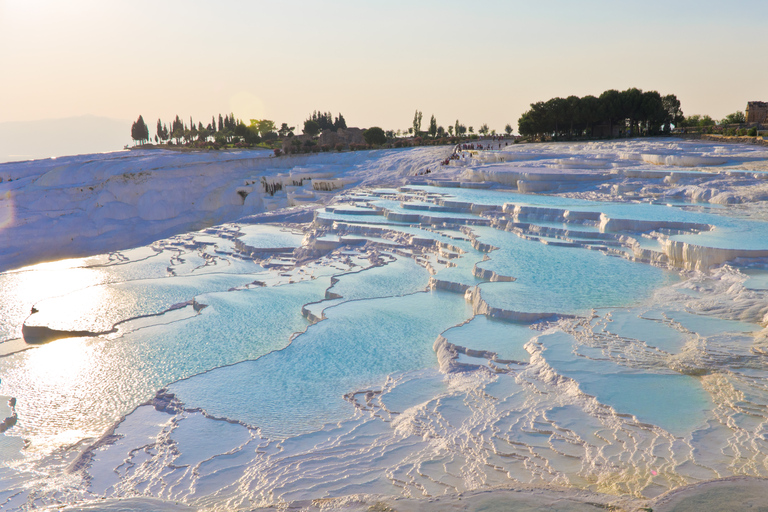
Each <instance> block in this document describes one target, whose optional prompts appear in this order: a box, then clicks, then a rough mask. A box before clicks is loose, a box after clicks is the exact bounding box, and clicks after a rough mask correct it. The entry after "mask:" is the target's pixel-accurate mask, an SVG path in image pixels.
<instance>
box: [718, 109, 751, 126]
mask: <svg viewBox="0 0 768 512" xmlns="http://www.w3.org/2000/svg"><path fill="white" fill-rule="evenodd" d="M746 122H747V118H746V117H745V116H744V112H742V111H741V110H737V111H736V112H734V113H733V114H728V115H727V116H725V117H724V118H723V120H722V121H720V124H744V123H746Z"/></svg>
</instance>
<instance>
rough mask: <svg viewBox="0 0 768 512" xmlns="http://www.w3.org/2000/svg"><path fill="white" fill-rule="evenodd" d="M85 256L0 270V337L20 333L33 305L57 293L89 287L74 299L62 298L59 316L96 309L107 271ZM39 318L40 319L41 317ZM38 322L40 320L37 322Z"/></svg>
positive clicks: (100, 300) (80, 313)
mask: <svg viewBox="0 0 768 512" xmlns="http://www.w3.org/2000/svg"><path fill="white" fill-rule="evenodd" d="M87 261H88V260H87V259H84V258H77V259H68V260H61V261H56V262H51V263H40V264H37V265H32V266H29V267H24V268H20V269H18V270H14V271H10V272H4V273H2V274H0V340H3V339H10V338H15V337H19V336H20V335H21V332H20V329H21V324H22V323H23V322H24V320H25V319H26V318H27V317H28V316H29V315H30V313H31V309H32V307H33V306H35V305H36V304H38V303H39V302H41V301H43V300H44V299H48V298H51V297H60V296H64V295H67V294H70V293H72V292H74V291H77V290H81V289H89V290H92V293H84V294H81V295H80V296H78V297H76V298H74V300H69V301H67V300H62V301H60V304H59V305H58V307H57V309H58V311H56V312H46V315H48V314H53V313H55V314H56V315H57V316H58V317H60V318H61V319H66V318H75V317H82V315H83V314H88V312H92V311H94V310H95V308H96V307H97V305H98V304H100V303H103V302H104V300H105V297H103V296H102V295H100V294H103V291H101V290H100V287H97V286H94V285H98V284H101V283H104V282H105V281H106V280H107V279H108V274H107V273H106V272H105V271H104V270H102V269H98V268H88V267H86V266H85V265H86V263H87ZM41 320H42V319H41ZM38 325H39V323H38Z"/></svg>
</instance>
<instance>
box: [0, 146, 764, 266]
mask: <svg viewBox="0 0 768 512" xmlns="http://www.w3.org/2000/svg"><path fill="white" fill-rule="evenodd" d="M488 144H493V145H494V147H496V148H497V149H496V150H482V151H472V152H469V151H464V152H462V153H461V154H462V158H460V159H458V160H451V161H450V165H448V166H441V165H439V164H440V161H442V160H443V159H444V158H445V157H447V156H448V155H450V153H451V151H452V149H453V148H449V147H424V148H409V149H396V150H381V151H363V152H349V153H327V154H317V155H306V156H296V157H280V158H274V157H272V156H271V153H269V152H268V151H241V152H223V153H219V152H201V153H179V152H172V151H132V152H118V153H107V154H98V155H82V156H75V157H63V158H58V159H48V160H36V161H29V162H20V163H7V164H2V165H0V180H2V181H0V234H2V237H3V239H4V243H3V244H2V245H1V246H0V269H10V268H17V267H20V266H23V265H28V264H31V263H36V262H41V261H49V260H56V259H60V258H64V257H76V256H83V255H88V254H96V253H100V252H104V251H109V250H118V249H125V248H129V247H135V246H138V245H142V244H146V243H149V242H151V241H153V240H157V239H159V238H162V237H166V236H169V235H172V234H176V233H183V232H186V231H190V230H195V229H201V228H204V227H207V226H211V225H215V224H219V223H222V222H226V221H232V220H236V219H238V218H240V217H243V216H246V215H250V214H255V213H260V212H264V211H270V210H275V209H280V208H285V207H296V206H298V207H301V206H306V205H314V204H327V203H328V202H330V201H331V199H332V198H333V196H334V194H335V193H336V192H337V191H338V190H341V189H350V188H353V187H355V186H358V185H379V186H398V185H403V184H407V183H423V182H424V180H425V179H426V180H430V181H432V182H434V183H435V184H439V185H444V186H445V185H451V186H457V185H458V184H459V183H461V184H462V186H474V187H477V186H502V187H513V188H514V189H516V190H517V191H519V192H523V193H537V192H539V193H548V194H552V193H555V194H561V195H566V196H571V197H582V198H588V199H598V200H614V201H615V200H618V201H633V200H649V199H653V200H657V201H674V200H682V201H694V202H707V203H714V204H733V203H749V202H755V201H763V200H765V199H766V198H768V180H767V179H766V178H768V173H767V172H766V171H768V163H766V162H768V151H766V150H764V149H762V148H758V147H747V146H743V145H717V144H715V143H709V142H683V141H679V140H675V139H640V140H631V141H620V142H590V143H574V144H569V143H553V144H535V145H534V144H517V145H515V144H509V145H506V146H503V145H501V143H498V142H497V143H490V142H487V141H486V142H485V145H486V146H487V145H488ZM499 146H501V147H500V149H498V148H499ZM427 169H429V170H430V171H431V172H430V173H429V174H425V171H426V170H427ZM752 214H753V215H760V213H755V212H752Z"/></svg>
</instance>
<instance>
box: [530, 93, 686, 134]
mask: <svg viewBox="0 0 768 512" xmlns="http://www.w3.org/2000/svg"><path fill="white" fill-rule="evenodd" d="M684 119H685V118H684V116H683V111H682V109H681V108H680V100H678V99H677V97H676V96H675V95H674V94H668V95H666V96H662V95H661V94H659V93H658V92H657V91H645V92H643V91H642V90H640V89H637V88H631V89H627V90H626V91H617V90H615V89H610V90H607V91H605V92H603V93H602V94H601V95H600V96H591V95H590V96H584V97H581V98H580V97H578V96H568V97H567V98H552V99H550V100H548V101H540V102H537V103H532V104H531V109H530V110H528V111H527V112H525V113H524V114H523V115H522V116H520V119H519V120H518V130H519V132H520V135H523V136H528V137H532V138H539V139H544V138H549V137H551V138H552V139H554V140H558V139H574V138H582V137H595V136H598V135H600V134H602V135H607V136H609V137H610V136H613V135H614V134H615V128H617V129H618V130H619V133H618V135H619V136H632V135H659V134H661V133H670V132H671V129H672V125H678V124H679V123H680V122H681V121H683V120H684ZM606 126H607V130H605V129H604V128H605V127H606ZM597 127H600V128H601V129H600V130H596V128H597Z"/></svg>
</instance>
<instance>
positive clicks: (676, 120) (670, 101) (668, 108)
mask: <svg viewBox="0 0 768 512" xmlns="http://www.w3.org/2000/svg"><path fill="white" fill-rule="evenodd" d="M661 103H662V104H663V105H664V111H665V112H666V114H667V115H666V117H665V118H664V131H666V132H670V131H671V130H672V125H675V126H680V125H681V123H682V122H683V121H684V120H685V116H683V111H682V110H681V109H680V100H679V99H677V96H675V95H674V94H667V95H666V96H664V97H663V98H661Z"/></svg>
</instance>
